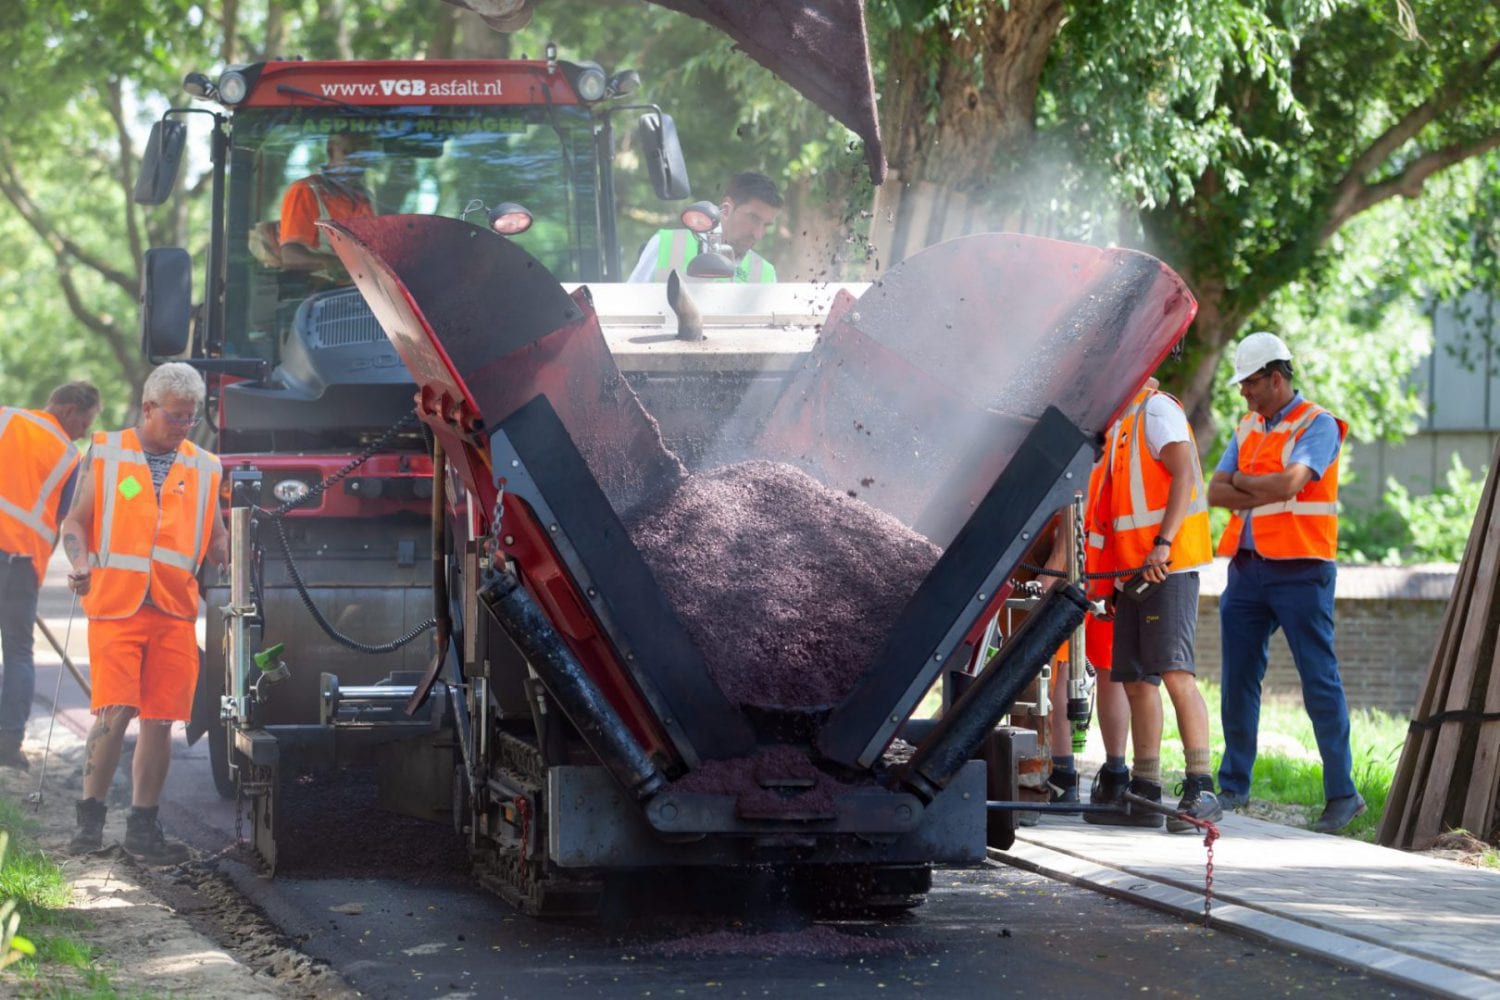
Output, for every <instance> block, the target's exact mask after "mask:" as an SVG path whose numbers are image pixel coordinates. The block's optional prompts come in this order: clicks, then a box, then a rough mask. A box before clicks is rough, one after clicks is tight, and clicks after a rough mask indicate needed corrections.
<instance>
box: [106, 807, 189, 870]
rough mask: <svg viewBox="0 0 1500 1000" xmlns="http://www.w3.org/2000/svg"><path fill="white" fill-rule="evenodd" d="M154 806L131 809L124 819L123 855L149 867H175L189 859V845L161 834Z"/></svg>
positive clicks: (159, 821)
mask: <svg viewBox="0 0 1500 1000" xmlns="http://www.w3.org/2000/svg"><path fill="white" fill-rule="evenodd" d="M156 810H157V807H156V806H152V807H150V808H149V809H146V808H142V807H141V806H131V807H130V815H129V816H127V817H125V843H124V845H123V846H124V847H125V853H126V854H129V855H130V856H131V857H133V858H135V859H136V860H137V861H141V862H144V863H146V864H148V865H178V864H181V863H182V862H184V861H186V860H188V858H190V857H192V852H191V851H190V850H188V846H187V845H186V844H184V843H182V842H181V841H179V840H168V839H167V836H166V834H164V833H162V829H161V820H159V819H157V818H156Z"/></svg>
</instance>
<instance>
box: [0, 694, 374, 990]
mask: <svg viewBox="0 0 1500 1000" xmlns="http://www.w3.org/2000/svg"><path fill="white" fill-rule="evenodd" d="M37 715H40V712H38V713H37ZM37 715H34V716H33V718H32V720H31V724H30V726H29V727H28V731H27V739H26V743H25V747H24V748H25V750H26V751H27V756H28V758H29V759H30V761H31V770H30V771H29V772H23V771H17V770H14V769H11V768H0V796H4V797H5V798H7V799H10V800H13V801H16V802H21V803H23V804H24V808H25V810H26V812H27V813H28V815H30V816H32V817H33V818H34V819H35V822H36V826H37V829H36V842H37V844H38V846H39V847H40V848H41V850H42V851H43V852H45V853H46V854H47V855H48V856H49V858H50V859H51V860H52V861H53V862H54V863H55V864H57V865H58V867H59V868H61V869H62V872H63V876H64V878H66V879H67V881H68V883H69V885H70V886H71V887H72V901H71V903H70V905H69V907H68V908H67V910H66V911H65V912H64V913H63V914H61V916H62V917H63V919H64V920H67V921H69V922H70V923H71V924H72V925H73V926H72V927H71V928H70V929H66V930H64V929H59V928H52V927H48V928H37V930H36V933H37V934H38V935H39V936H56V935H59V934H65V935H66V936H67V937H69V938H72V939H74V940H76V941H79V942H82V943H84V944H86V945H88V946H89V947H90V948H91V949H92V950H93V954H94V955H95V956H96V967H97V968H98V969H99V970H100V971H102V972H104V973H105V974H106V975H107V976H108V977H109V983H110V985H111V986H112V987H113V989H114V991H115V994H116V995H119V996H128V997H144V996H153V997H168V996H171V997H193V998H195V1000H284V998H291V997H299V998H303V997H305V998H316V1000H325V998H326V1000H342V998H345V997H354V996H357V995H358V994H357V993H355V992H354V991H353V990H352V989H350V988H349V987H348V986H347V985H345V984H344V982H343V981H342V980H341V979H339V978H338V976H336V975H334V974H333V973H332V972H331V971H330V970H329V969H327V968H326V967H325V966H322V965H321V964H319V963H317V962H314V961H313V960H312V959H309V958H308V957H307V956H305V955H303V954H302V953H301V952H299V951H298V950H297V948H296V942H295V941H292V940H289V939H287V938H286V937H285V935H283V934H282V933H281V932H279V931H278V930H277V929H276V928H275V927H274V926H272V925H271V923H270V922H269V921H267V920H266V919H265V918H264V917H263V916H262V915H261V914H260V913H259V912H258V911H257V910H256V909H255V908H254V907H253V906H251V905H249V904H248V903H247V902H246V901H245V899H244V897H243V896H241V894H240V893H239V891H238V890H237V889H235V888H234V886H233V885H232V884H231V883H230V882H229V880H228V879H227V878H225V877H224V876H223V875H221V874H219V873H218V872H217V870H216V869H217V859H216V858H211V857H208V858H205V857H197V858H195V859H194V860H193V861H190V862H188V863H186V864H183V865H178V866H175V867H171V868H157V869H152V868H147V867H143V866H141V865H140V864H138V863H136V862H135V861H134V860H132V859H131V858H130V857H129V856H127V855H126V854H125V853H124V852H123V851H122V850H121V849H120V847H119V841H120V840H121V838H123V837H124V833H125V813H126V812H127V810H128V808H129V805H130V796H129V792H128V790H127V788H126V787H125V783H124V781H123V780H121V779H119V778H117V780H116V783H115V787H114V788H113V789H112V790H111V794H110V802H109V807H110V809H109V817H108V820H107V821H106V824H105V829H104V836H105V848H104V850H102V851H99V852H97V853H94V854H89V855H85V856H83V857H79V858H75V857H71V856H69V855H68V854H67V850H66V848H67V843H68V840H69V839H70V838H71V837H72V834H73V828H74V802H75V801H77V799H78V798H79V796H80V795H81V786H82V759H83V741H82V740H81V739H79V738H78V737H77V736H76V735H75V734H74V733H72V732H71V731H69V730H67V729H66V728H65V727H63V726H61V725H59V726H57V727H56V728H55V729H54V730H53V733H52V749H51V754H50V759H49V760H48V762H47V773H46V780H45V782H44V783H43V786H42V795H41V802H40V803H39V804H38V803H35V802H27V797H28V796H29V795H31V794H32V793H34V792H35V791H36V790H37V786H38V781H39V775H40V773H41V767H42V747H43V746H44V745H45V743H46V738H47V723H48V721H49V720H48V718H47V717H46V716H45V715H40V718H38V717H37ZM129 767H130V762H129V758H128V757H127V758H126V760H124V761H122V762H121V765H120V774H122V775H123V774H128V772H129ZM21 933H22V934H25V933H27V928H26V927H25V925H24V924H23V925H22V927H21ZM225 942H232V943H230V944H226V943H225ZM70 993H71V994H80V995H85V996H92V995H95V993H94V990H93V987H92V986H91V985H90V984H89V983H88V982H87V981H86V980H85V977H84V975H83V973H82V972H81V971H79V970H74V969H69V968H64V967H60V966H58V965H56V964H48V965H47V966H45V967H44V971H43V974H42V976H41V977H39V978H38V979H35V980H29V981H28V980H21V979H18V978H17V977H15V976H14V975H13V974H11V973H9V972H0V994H4V995H7V996H58V995H69V994H70Z"/></svg>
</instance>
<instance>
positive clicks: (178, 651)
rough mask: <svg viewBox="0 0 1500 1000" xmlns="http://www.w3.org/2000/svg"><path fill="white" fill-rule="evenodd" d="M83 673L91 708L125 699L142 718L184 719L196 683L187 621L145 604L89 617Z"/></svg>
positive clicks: (193, 637) (193, 640)
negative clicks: (126, 612) (116, 615)
mask: <svg viewBox="0 0 1500 1000" xmlns="http://www.w3.org/2000/svg"><path fill="white" fill-rule="evenodd" d="M89 677H90V686H91V688H92V689H93V697H92V699H91V700H90V705H89V707H90V708H91V709H92V710H93V711H94V712H96V713H97V712H98V711H99V709H101V708H106V707H108V706H110V705H127V706H129V707H130V708H133V709H135V710H136V711H137V712H139V713H140V717H141V718H142V719H147V720H151V719H157V720H163V721H184V722H185V721H187V718H188V715H189V714H190V713H191V712H192V708H193V688H194V687H195V686H196V685H197V683H198V636H197V633H196V632H195V631H194V628H193V623H192V622H190V621H188V620H187V619H184V618H173V617H172V616H171V615H168V614H164V613H162V612H161V611H158V610H157V609H156V608H154V607H152V606H151V605H149V604H145V605H142V606H141V609H140V610H139V611H137V612H136V613H135V614H133V615H131V616H130V617H129V618H120V619H115V620H109V621H104V620H94V619H90V620H89Z"/></svg>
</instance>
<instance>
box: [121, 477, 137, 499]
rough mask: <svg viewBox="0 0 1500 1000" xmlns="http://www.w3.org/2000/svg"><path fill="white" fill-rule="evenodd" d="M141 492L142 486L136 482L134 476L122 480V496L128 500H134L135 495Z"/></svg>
mask: <svg viewBox="0 0 1500 1000" xmlns="http://www.w3.org/2000/svg"><path fill="white" fill-rule="evenodd" d="M140 491H141V484H140V483H138V482H136V481H135V477H134V476H126V477H125V478H124V479H122V480H120V495H121V496H122V497H124V498H125V499H126V500H134V499H135V495H136V494H137V493H139V492H140Z"/></svg>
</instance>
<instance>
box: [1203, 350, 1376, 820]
mask: <svg viewBox="0 0 1500 1000" xmlns="http://www.w3.org/2000/svg"><path fill="white" fill-rule="evenodd" d="M1233 381H1234V383H1235V384H1236V385H1237V386H1239V390H1240V395H1241V396H1242V397H1244V400H1245V402H1246V404H1248V405H1249V407H1250V412H1249V413H1246V414H1245V416H1244V417H1242V418H1241V419H1240V423H1239V426H1238V427H1237V428H1236V429H1235V432H1234V439H1233V440H1231V441H1230V442H1229V446H1228V447H1227V448H1226V449H1225V451H1224V456H1223V458H1221V459H1220V460H1219V465H1218V468H1217V470H1216V471H1215V472H1214V476H1213V480H1212V482H1210V483H1209V488H1208V501H1209V503H1211V504H1213V505H1214V506H1215V507H1228V508H1229V510H1230V511H1231V512H1232V514H1233V516H1232V517H1231V518H1230V520H1229V526H1228V528H1227V529H1226V530H1225V532H1224V536H1223V538H1221V539H1220V540H1219V555H1222V556H1230V557H1232V558H1231V561H1230V563H1229V578H1228V581H1227V583H1226V584H1225V587H1224V593H1223V595H1222V596H1221V597H1220V598H1219V622H1220V629H1219V631H1220V636H1221V641H1222V643H1223V683H1224V693H1223V701H1222V704H1221V716H1222V720H1223V726H1224V756H1223V758H1222V759H1221V760H1220V762H1219V785H1220V788H1221V789H1222V792H1223V796H1222V798H1223V801H1224V803H1225V805H1227V806H1230V807H1231V808H1238V807H1240V806H1243V805H1245V804H1246V803H1248V802H1249V800H1250V779H1251V775H1252V774H1253V772H1254V768H1255V748H1256V740H1257V738H1258V730H1259V726H1260V686H1261V681H1262V679H1263V678H1264V677H1265V674H1266V658H1267V655H1268V645H1267V644H1268V643H1269V641H1270V638H1271V633H1272V632H1274V631H1276V629H1277V628H1278V627H1279V628H1280V629H1281V630H1282V632H1283V633H1285V635H1286V639H1287V645H1288V646H1289V647H1291V651H1292V660H1293V662H1295V663H1296V665H1297V673H1298V674H1299V675H1300V676H1301V678H1302V702H1303V704H1304V705H1305V706H1306V708H1307V714H1308V716H1309V718H1311V719H1312V724H1313V733H1314V735H1315V736H1316V737H1317V740H1318V752H1319V753H1320V754H1321V755H1322V757H1323V797H1324V799H1325V805H1324V809H1323V814H1322V815H1321V816H1320V817H1319V818H1318V820H1317V821H1316V822H1315V823H1314V824H1313V827H1312V828H1313V829H1314V830H1318V831H1320V832H1323V833H1332V832H1334V831H1336V830H1341V829H1343V828H1344V827H1345V826H1347V825H1349V822H1350V821H1351V820H1353V819H1354V817H1356V816H1358V815H1359V814H1360V813H1363V812H1364V811H1365V800H1364V799H1363V798H1362V797H1361V796H1360V794H1359V791H1358V790H1357V789H1356V788H1355V787H1354V762H1353V757H1352V754H1351V753H1350V749H1349V706H1348V703H1347V702H1346V701H1345V698H1344V684H1343V680H1342V679H1341V678H1340V677H1339V661H1338V657H1337V655H1335V653H1334V649H1333V592H1334V581H1335V579H1336V577H1337V570H1338V565H1337V563H1336V562H1335V559H1336V557H1337V555H1338V533H1339V518H1338V498H1339V453H1340V451H1341V450H1342V446H1343V441H1344V436H1345V435H1346V434H1347V433H1348V430H1349V428H1348V425H1347V424H1346V423H1344V421H1342V420H1339V419H1338V418H1336V417H1334V416H1333V415H1332V414H1330V413H1329V412H1328V411H1327V410H1325V409H1323V408H1322V407H1321V406H1318V405H1316V404H1314V403H1310V402H1308V401H1307V400H1306V399H1304V398H1302V394H1301V393H1300V392H1297V391H1296V390H1295V389H1294V388H1293V387H1292V352H1291V351H1290V350H1289V349H1288V348H1287V346H1286V344H1285V343H1284V342H1283V341H1282V340H1281V338H1280V337H1277V336H1276V335H1275V334H1272V333H1252V334H1250V335H1249V336H1248V337H1246V338H1245V339H1244V340H1242V341H1241V342H1240V344H1239V347H1238V348H1236V350H1235V355H1234V379H1233Z"/></svg>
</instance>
